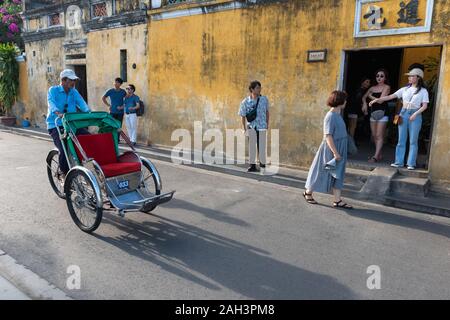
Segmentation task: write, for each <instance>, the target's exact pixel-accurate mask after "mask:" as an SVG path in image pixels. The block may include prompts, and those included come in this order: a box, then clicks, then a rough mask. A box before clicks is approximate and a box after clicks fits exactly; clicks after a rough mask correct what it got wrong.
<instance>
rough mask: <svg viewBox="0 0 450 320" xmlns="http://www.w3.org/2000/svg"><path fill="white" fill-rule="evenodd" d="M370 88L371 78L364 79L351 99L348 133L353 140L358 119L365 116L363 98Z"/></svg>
mask: <svg viewBox="0 0 450 320" xmlns="http://www.w3.org/2000/svg"><path fill="white" fill-rule="evenodd" d="M369 87H370V78H369V77H362V78H361V81H360V82H359V84H358V88H357V89H356V92H355V93H354V94H353V95H352V97H351V99H350V106H349V108H348V109H349V110H348V133H349V134H350V136H351V137H352V138H355V131H356V126H357V124H358V118H360V117H362V116H363V113H362V106H363V104H362V97H363V96H364V95H365V94H366V92H367V90H368V89H369Z"/></svg>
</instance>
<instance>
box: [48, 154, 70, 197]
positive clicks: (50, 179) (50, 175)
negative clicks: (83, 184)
mask: <svg viewBox="0 0 450 320" xmlns="http://www.w3.org/2000/svg"><path fill="white" fill-rule="evenodd" d="M55 155H56V156H58V155H59V152H58V151H57V150H51V151H50V152H49V153H48V155H47V160H46V161H47V176H48V180H49V182H50V186H51V187H52V189H53V191H54V192H55V193H56V195H57V196H58V197H60V198H61V199H65V198H66V194H65V193H63V192H61V191H60V190H58V188H57V187H56V185H55V181H54V180H53V174H52V169H51V161H52V159H53V157H54V156H55Z"/></svg>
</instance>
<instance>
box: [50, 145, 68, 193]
mask: <svg viewBox="0 0 450 320" xmlns="http://www.w3.org/2000/svg"><path fill="white" fill-rule="evenodd" d="M58 159H59V152H58V150H51V151H50V152H49V153H48V155H47V176H48V180H49V181H50V185H51V187H52V189H53V191H55V193H56V195H57V196H58V197H60V198H61V199H65V198H66V195H65V193H64V175H63V174H62V172H61V170H60V169H59V160H58Z"/></svg>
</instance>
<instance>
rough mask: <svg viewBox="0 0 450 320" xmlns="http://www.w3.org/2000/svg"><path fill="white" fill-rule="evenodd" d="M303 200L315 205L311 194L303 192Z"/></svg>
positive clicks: (315, 202)
mask: <svg viewBox="0 0 450 320" xmlns="http://www.w3.org/2000/svg"><path fill="white" fill-rule="evenodd" d="M303 198H305V200H306V202H308V203H309V204H317V201H316V200H314V198H313V197H312V193H306V191H305V192H303Z"/></svg>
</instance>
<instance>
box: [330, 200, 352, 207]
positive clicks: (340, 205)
mask: <svg viewBox="0 0 450 320" xmlns="http://www.w3.org/2000/svg"><path fill="white" fill-rule="evenodd" d="M333 208H341V209H353V207H352V206H351V205H349V204H347V203H345V202H342V200H339V201H334V202H333Z"/></svg>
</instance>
